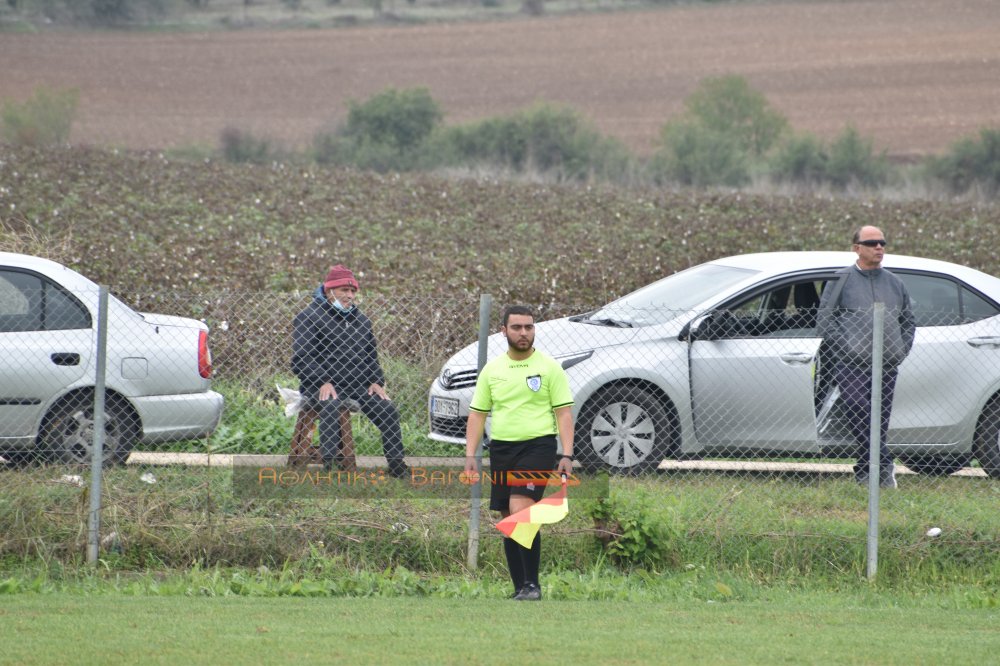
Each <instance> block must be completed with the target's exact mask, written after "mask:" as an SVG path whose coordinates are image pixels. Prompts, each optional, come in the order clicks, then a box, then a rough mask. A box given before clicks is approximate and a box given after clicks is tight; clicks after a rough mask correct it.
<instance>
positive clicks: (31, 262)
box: [0, 252, 97, 291]
mask: <svg viewBox="0 0 1000 666" xmlns="http://www.w3.org/2000/svg"><path fill="white" fill-rule="evenodd" d="M0 266H9V267H14V268H26V269H28V270H32V271H37V272H39V273H41V274H42V275H46V276H48V277H50V278H52V279H55V280H56V281H58V282H59V283H60V284H62V285H63V286H65V287H69V288H70V289H83V290H86V291H90V290H94V289H96V287H97V285H96V283H95V282H94V281H93V280H91V279H90V278H88V277H87V276H85V275H81V274H80V273H77V272H76V271H74V270H73V269H72V268H70V267H68V266H64V265H62V264H60V263H59V262H57V261H52V260H51V259H45V258H43V257H36V256H33V255H30V254H17V253H15V252H0Z"/></svg>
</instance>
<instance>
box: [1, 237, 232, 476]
mask: <svg viewBox="0 0 1000 666" xmlns="http://www.w3.org/2000/svg"><path fill="white" fill-rule="evenodd" d="M98 300H99V299H98V286H97V285H96V284H95V283H94V282H92V281H91V280H89V279H87V278H86V277H84V276H83V275H80V274H79V273H77V272H75V271H73V270H71V269H69V268H67V267H65V266H63V265H61V264H58V263H56V262H53V261H49V260H47V259H41V258H39V257H32V256H28V255H23V254H12V253H0V349H2V350H3V353H2V354H0V455H2V456H4V458H7V459H15V458H24V457H31V458H34V459H38V460H59V461H64V462H86V461H88V460H89V459H90V457H91V451H92V442H93V433H94V430H93V426H94V409H93V406H94V386H95V376H96V356H97V354H96V350H97V321H98ZM211 374H212V359H211V352H210V350H209V346H208V327H207V326H206V325H205V324H203V323H202V322H200V321H197V320H194V319H188V318H184V317H175V316H169V315H158V314H148V313H139V312H136V311H134V310H133V309H132V308H130V307H128V306H127V305H125V304H124V303H122V302H121V301H119V300H118V299H117V298H114V297H110V298H109V304H108V331H107V360H106V372H105V377H106V380H105V381H106V386H107V393H106V403H105V405H106V406H105V444H104V453H105V460H107V461H110V462H124V461H125V459H126V458H127V457H128V455H129V452H130V451H131V450H132V447H133V445H134V444H135V443H137V442H139V441H144V442H165V441H173V440H180V439H190V438H196V437H201V436H204V435H207V434H209V433H211V432H212V431H213V430H214V429H215V427H216V426H217V425H218V423H219V418H220V416H221V414H222V405H223V398H222V396H221V395H220V394H218V393H216V392H214V391H211V390H209V385H210V380H209V378H210V377H211Z"/></svg>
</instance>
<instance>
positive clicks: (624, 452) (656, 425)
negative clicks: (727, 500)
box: [575, 386, 676, 474]
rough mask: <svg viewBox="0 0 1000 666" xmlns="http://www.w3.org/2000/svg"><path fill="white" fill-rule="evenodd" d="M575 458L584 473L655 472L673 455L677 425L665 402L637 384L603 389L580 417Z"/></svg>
mask: <svg viewBox="0 0 1000 666" xmlns="http://www.w3.org/2000/svg"><path fill="white" fill-rule="evenodd" d="M576 434H577V438H576V439H577V442H576V449H575V451H576V454H577V458H578V459H579V460H580V464H581V465H582V467H583V469H584V470H585V471H594V470H597V469H601V468H605V469H608V470H609V471H611V472H618V473H625V474H628V473H636V472H644V471H650V470H655V469H656V468H657V467H658V466H659V464H660V462H661V461H662V460H663V459H664V458H665V457H667V455H669V453H670V450H671V448H672V446H673V443H674V439H675V436H676V426H675V422H674V420H673V419H671V418H670V417H669V416H668V413H667V410H666V409H665V408H664V406H663V404H662V403H661V402H660V401H659V400H657V399H656V398H655V397H654V396H653V395H651V394H650V393H649V392H647V391H645V390H643V389H641V388H639V387H637V386H612V387H608V388H605V389H602V390H601V391H600V392H598V393H597V394H596V395H594V396H593V397H592V398H591V399H590V400H588V401H587V404H586V405H585V406H584V408H583V410H582V411H581V413H580V417H579V419H578V423H577V427H576Z"/></svg>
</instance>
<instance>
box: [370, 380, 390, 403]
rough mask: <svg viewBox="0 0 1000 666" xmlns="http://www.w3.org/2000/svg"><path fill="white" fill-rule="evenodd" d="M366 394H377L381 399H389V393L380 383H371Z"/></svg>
mask: <svg viewBox="0 0 1000 666" xmlns="http://www.w3.org/2000/svg"><path fill="white" fill-rule="evenodd" d="M368 395H377V396H378V397H379V398H381V399H382V400H388V399H389V394H388V393H386V392H385V387H384V386H382V385H380V384H372V385H371V386H369V387H368Z"/></svg>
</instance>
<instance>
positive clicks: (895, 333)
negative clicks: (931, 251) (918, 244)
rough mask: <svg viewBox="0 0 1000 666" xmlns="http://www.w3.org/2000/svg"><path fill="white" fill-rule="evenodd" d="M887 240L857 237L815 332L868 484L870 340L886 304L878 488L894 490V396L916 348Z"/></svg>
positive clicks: (859, 471)
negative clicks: (877, 308) (852, 257)
mask: <svg viewBox="0 0 1000 666" xmlns="http://www.w3.org/2000/svg"><path fill="white" fill-rule="evenodd" d="M885 246H886V241H885V235H884V234H883V233H882V231H881V230H880V229H879V228H878V227H871V226H866V227H861V228H860V229H858V230H857V231H856V232H854V238H853V249H854V252H855V253H856V254H857V255H858V259H857V261H856V262H855V263H854V265H852V266H848V267H847V268H844V269H841V270H840V271H838V272H837V275H838V278H839V279H838V280H831V281H830V282H829V283H827V287H826V288H825V289H824V290H823V296H822V298H821V299H820V304H819V311H818V313H817V318H816V319H817V330H818V333H819V335H820V337H822V338H823V343H824V347H825V351H824V354H823V356H824V357H825V358H828V359H832V360H833V365H834V367H833V378H834V381H835V383H836V384H837V386H838V387H839V388H840V399H841V400H842V401H843V405H844V407H845V413H846V414H847V416H848V419H849V421H850V425H851V431H852V434H853V435H854V438H855V439H856V440H857V442H858V455H857V463H855V465H854V478H855V479H856V480H857V482H858V483H860V484H863V485H867V484H868V456H869V450H870V449H871V418H872V417H871V389H872V337H873V330H874V319H873V313H874V305H875V303H884V304H885V323H884V329H883V351H882V419H881V424H880V425H881V427H880V429H879V430H880V437H879V439H880V441H879V485H880V486H881V487H883V488H895V487H896V469H895V466H894V465H893V462H892V455H891V454H890V453H889V448H888V446H886V438H887V436H888V432H889V416H890V414H891V412H892V396H893V392H894V391H895V388H896V377H897V376H898V374H899V365H900V364H901V363H902V362H903V359H905V358H906V355H907V354H909V353H910V348H911V347H913V337H914V335H915V333H916V324H915V323H914V319H913V311H912V309H911V307H910V296H909V294H908V293H907V291H906V287H905V286H904V285H903V283H902V281H901V280H900V279H899V278H897V277H896V276H895V275H893V274H892V273H890V272H889V271H887V270H885V269H883V268H882V259H883V257H884V256H885Z"/></svg>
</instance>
